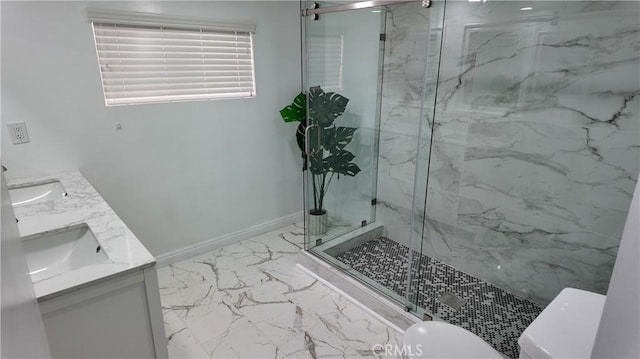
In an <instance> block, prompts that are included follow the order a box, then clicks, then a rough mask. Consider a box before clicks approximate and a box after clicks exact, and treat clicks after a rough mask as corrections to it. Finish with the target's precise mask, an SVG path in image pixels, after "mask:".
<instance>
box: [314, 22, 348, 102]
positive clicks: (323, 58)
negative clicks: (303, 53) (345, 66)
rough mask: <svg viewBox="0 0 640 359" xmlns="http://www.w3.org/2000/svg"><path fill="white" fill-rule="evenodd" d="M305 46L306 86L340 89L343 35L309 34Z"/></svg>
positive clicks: (332, 89) (328, 89) (331, 89)
mask: <svg viewBox="0 0 640 359" xmlns="http://www.w3.org/2000/svg"><path fill="white" fill-rule="evenodd" d="M306 47H307V81H308V82H309V86H308V87H313V86H320V87H322V88H323V89H324V90H326V91H336V90H342V57H343V56H342V50H343V37H342V36H318V35H310V36H308V37H307V43H306Z"/></svg>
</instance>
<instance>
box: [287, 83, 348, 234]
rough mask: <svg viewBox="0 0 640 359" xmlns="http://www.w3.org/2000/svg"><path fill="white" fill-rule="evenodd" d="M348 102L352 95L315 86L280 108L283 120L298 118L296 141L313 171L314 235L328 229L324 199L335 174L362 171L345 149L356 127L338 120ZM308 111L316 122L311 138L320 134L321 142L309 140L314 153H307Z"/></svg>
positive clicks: (293, 120) (304, 162) (305, 164)
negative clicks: (348, 96) (339, 123)
mask: <svg viewBox="0 0 640 359" xmlns="http://www.w3.org/2000/svg"><path fill="white" fill-rule="evenodd" d="M307 97H308V98H307ZM348 102H349V99H348V98H346V97H344V96H342V95H340V94H337V93H335V92H324V91H323V90H322V89H321V88H320V87H312V88H311V89H309V92H308V94H307V95H305V94H304V93H300V94H299V95H298V96H296V97H295V99H294V100H293V103H292V104H291V105H288V106H286V107H285V108H283V109H282V110H280V115H281V116H282V119H283V120H284V122H287V123H288V122H296V121H297V122H299V125H298V130H297V132H296V141H297V143H298V147H299V148H300V152H301V153H302V159H303V165H302V170H303V171H305V170H309V171H311V185H312V188H313V208H312V209H311V210H310V211H309V215H310V218H311V220H310V224H309V233H310V234H313V235H318V234H324V233H326V231H327V229H328V222H327V210H326V209H325V207H324V200H325V196H326V194H327V191H328V190H329V185H330V184H331V181H332V180H333V178H334V177H337V179H339V178H340V176H341V175H342V176H351V177H353V176H355V175H356V174H358V172H360V167H358V165H356V164H355V163H353V162H352V161H353V159H354V158H355V155H354V154H353V153H351V152H349V151H348V150H346V149H345V147H346V146H347V145H348V144H349V143H351V141H352V140H353V135H354V134H355V132H356V130H357V128H355V127H346V126H337V125H336V124H335V120H336V119H337V118H338V117H340V116H341V115H342V114H343V113H344V111H345V109H346V108H347V103H348ZM307 103H308V105H309V108H308V110H307ZM307 112H308V117H309V119H310V120H311V123H313V124H315V125H317V127H313V128H311V129H310V132H309V138H310V139H316V138H318V137H317V136H320V141H319V142H318V141H315V140H314V141H311V143H309V150H310V153H311V154H312V155H311V156H308V157H307V153H306V152H305V129H306V127H307ZM317 131H320V133H319V134H318V132H317Z"/></svg>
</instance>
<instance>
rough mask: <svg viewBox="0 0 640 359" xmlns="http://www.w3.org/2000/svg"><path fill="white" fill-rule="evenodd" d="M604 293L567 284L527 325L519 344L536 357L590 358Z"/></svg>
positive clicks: (527, 352) (542, 358)
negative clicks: (569, 286) (568, 286)
mask: <svg viewBox="0 0 640 359" xmlns="http://www.w3.org/2000/svg"><path fill="white" fill-rule="evenodd" d="M605 299H606V297H605V296H604V295H602V294H597V293H592V292H588V291H585V290H580V289H575V288H565V289H563V290H562V292H560V294H558V296H557V297H555V298H554V299H553V301H551V303H550V304H549V305H548V306H547V307H546V308H545V309H544V310H543V311H542V313H540V315H539V316H538V317H537V318H536V319H535V320H534V321H533V323H531V325H529V326H528V327H527V329H525V331H524V332H523V333H522V335H521V336H520V339H519V340H518V344H519V345H520V350H521V351H522V352H524V353H526V354H528V355H529V356H530V357H532V358H541V359H557V358H589V357H591V350H592V349H593V342H594V341H595V338H596V332H597V330H598V324H599V323H600V317H601V316H602V309H603V308H604V301H605Z"/></svg>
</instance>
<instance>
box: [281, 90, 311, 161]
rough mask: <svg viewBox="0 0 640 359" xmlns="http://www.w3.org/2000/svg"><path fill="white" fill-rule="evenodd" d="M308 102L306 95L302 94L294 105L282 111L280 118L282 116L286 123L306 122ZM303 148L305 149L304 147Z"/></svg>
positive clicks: (295, 99) (295, 100)
mask: <svg viewBox="0 0 640 359" xmlns="http://www.w3.org/2000/svg"><path fill="white" fill-rule="evenodd" d="M306 101H307V99H306V98H305V96H304V94H303V93H302V92H300V94H299V95H298V96H296V98H294V99H293V103H292V104H291V105H289V106H286V107H285V108H283V109H282V110H280V116H282V119H283V120H284V122H294V121H300V122H305V118H306V117H307V105H306ZM302 148H304V146H303V147H302ZM303 151H304V149H303Z"/></svg>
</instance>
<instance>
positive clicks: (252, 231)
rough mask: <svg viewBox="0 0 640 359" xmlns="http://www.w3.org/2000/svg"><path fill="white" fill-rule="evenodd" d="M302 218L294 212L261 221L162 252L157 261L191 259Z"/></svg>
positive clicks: (172, 261) (166, 262)
mask: <svg viewBox="0 0 640 359" xmlns="http://www.w3.org/2000/svg"><path fill="white" fill-rule="evenodd" d="M302 219H303V212H298V213H293V214H290V215H288V216H284V217H281V218H277V219H274V220H272V221H268V222H264V223H260V224H257V225H255V226H251V227H249V228H245V229H243V230H240V231H237V232H232V233H229V234H225V235H222V236H220V237H216V238H212V239H209V240H206V241H204V242H199V243H196V244H192V245H190V246H187V247H184V248H181V249H177V250H175V251H171V252H168V253H165V254H161V255H159V256H157V257H156V263H157V265H158V267H163V266H166V265H169V264H172V263H176V262H179V261H181V260H185V259H189V258H191V257H194V256H197V255H199V254H203V253H206V252H209V251H212V250H214V249H218V248H220V247H224V246H226V245H228V244H231V243H235V242H239V241H241V240H243V239H247V238H251V237H254V236H258V235H260V234H264V233H267V232H270V231H273V230H276V229H278V228H282V227H284V226H287V225H289V224H292V223H295V222H299V221H302Z"/></svg>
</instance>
